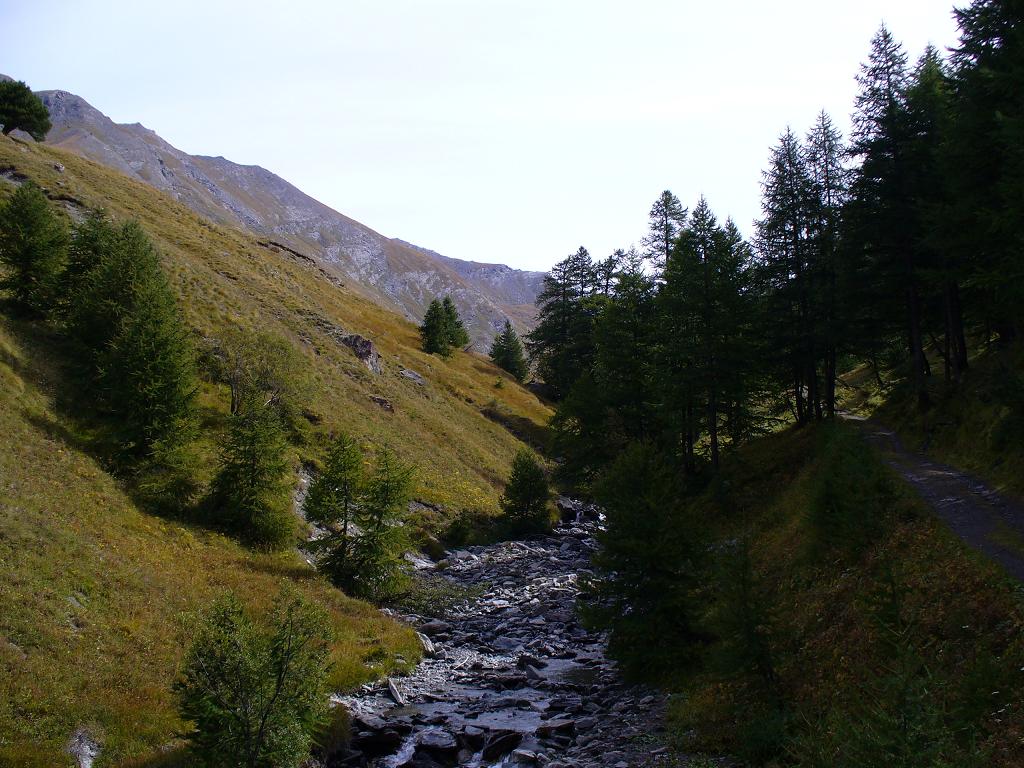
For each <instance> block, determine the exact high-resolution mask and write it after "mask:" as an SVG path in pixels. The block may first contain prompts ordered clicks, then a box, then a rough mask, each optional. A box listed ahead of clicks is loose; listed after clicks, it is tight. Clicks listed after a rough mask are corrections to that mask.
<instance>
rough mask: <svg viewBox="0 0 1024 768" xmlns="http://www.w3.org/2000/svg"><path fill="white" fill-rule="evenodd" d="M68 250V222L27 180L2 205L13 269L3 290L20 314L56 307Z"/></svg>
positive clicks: (2, 239)
mask: <svg viewBox="0 0 1024 768" xmlns="http://www.w3.org/2000/svg"><path fill="white" fill-rule="evenodd" d="M0 85H3V83H0ZM67 247H68V233H67V227H66V226H65V224H64V221H63V220H62V219H61V218H60V217H58V216H57V214H56V213H54V211H53V209H52V208H51V206H50V201H49V200H47V199H46V195H44V194H43V191H42V190H41V189H40V188H39V187H38V186H37V185H36V184H34V183H33V182H31V181H26V182H25V183H24V184H22V185H21V186H20V187H19V188H18V189H17V190H15V192H14V194H13V195H11V196H10V198H8V199H7V200H6V201H5V202H4V203H3V204H2V205H0V263H2V264H5V265H6V266H7V268H8V269H9V275H8V276H7V277H6V278H4V279H3V280H2V281H0V288H5V289H6V290H8V291H9V292H10V293H11V296H12V298H13V300H14V305H15V307H16V308H17V309H18V310H19V311H21V312H24V313H26V314H44V313H46V312H48V311H49V310H50V309H52V308H53V306H54V304H55V302H56V300H57V295H58V289H59V286H60V277H61V274H62V271H63V269H64V265H65V261H66V259H67Z"/></svg>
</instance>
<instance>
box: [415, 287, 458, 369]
mask: <svg viewBox="0 0 1024 768" xmlns="http://www.w3.org/2000/svg"><path fill="white" fill-rule="evenodd" d="M420 339H421V341H422V343H423V351H424V352H427V353H429V354H431V355H441V357H448V355H450V354H451V351H452V347H451V334H450V333H449V332H448V317H447V315H446V314H445V311H444V307H443V306H442V304H441V302H440V301H438V300H437V299H434V300H433V301H431V302H430V306H429V307H427V313H426V314H425V315H424V317H423V325H421V326H420Z"/></svg>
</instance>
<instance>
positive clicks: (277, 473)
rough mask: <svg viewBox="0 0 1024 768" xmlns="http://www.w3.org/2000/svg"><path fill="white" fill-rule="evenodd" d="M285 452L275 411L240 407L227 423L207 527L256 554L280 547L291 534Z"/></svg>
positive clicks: (259, 406)
mask: <svg viewBox="0 0 1024 768" xmlns="http://www.w3.org/2000/svg"><path fill="white" fill-rule="evenodd" d="M287 448H288V444H287V441H286V439H285V432H284V427H283V426H282V424H281V420H280V417H279V416H278V414H277V411H276V410H274V409H273V408H270V407H266V406H264V405H263V404H262V403H261V402H260V401H259V400H256V399H250V400H249V401H247V402H246V403H244V404H243V406H242V408H241V409H240V410H239V411H238V413H236V414H234V415H233V416H232V417H231V427H230V432H229V435H228V439H227V442H226V443H225V445H224V449H223V451H222V453H221V459H220V469H219V470H218V473H217V476H216V478H215V479H214V481H213V487H212V489H211V498H210V506H211V515H212V517H213V522H215V523H216V524H218V525H220V526H221V527H223V528H225V529H226V530H228V531H230V532H232V533H234V534H235V535H237V536H239V537H240V538H242V539H243V540H245V541H248V542H249V543H251V544H253V545H254V546H257V547H260V548H265V549H280V548H282V547H284V546H286V545H287V544H288V543H289V542H290V541H291V540H292V536H293V534H294V532H295V518H294V516H293V515H292V509H291V477H290V473H289V462H288V459H287V454H286V452H287Z"/></svg>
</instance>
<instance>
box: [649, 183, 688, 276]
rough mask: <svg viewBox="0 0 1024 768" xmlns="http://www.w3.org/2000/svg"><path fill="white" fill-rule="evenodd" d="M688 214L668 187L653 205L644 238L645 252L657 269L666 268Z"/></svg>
mask: <svg viewBox="0 0 1024 768" xmlns="http://www.w3.org/2000/svg"><path fill="white" fill-rule="evenodd" d="M687 215H688V212H687V210H686V208H684V207H683V204H682V203H681V202H679V198H678V197H676V196H675V195H673V194H672V192H670V191H669V190H667V189H666V190H665V191H664V192H662V193H661V195H660V196H659V197H658V199H657V200H655V201H654V205H652V206H651V212H650V214H649V219H650V230H649V231H648V233H647V235H646V236H645V237H644V239H643V247H644V251H643V254H644V256H645V257H646V258H647V259H648V260H649V261H650V262H651V264H652V265H653V266H654V268H655V269H658V270H663V269H665V264H666V263H667V261H668V256H669V254H670V253H672V249H673V248H674V247H675V244H676V240H677V239H678V238H679V234H680V233H681V232H682V230H683V227H685V226H686V217H687Z"/></svg>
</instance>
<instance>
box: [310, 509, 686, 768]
mask: <svg viewBox="0 0 1024 768" xmlns="http://www.w3.org/2000/svg"><path fill="white" fill-rule="evenodd" d="M560 506H561V509H562V513H563V516H564V517H566V518H568V519H569V520H571V522H563V524H562V525H560V526H559V527H557V528H556V529H555V530H554V531H553V532H552V533H551V534H550V535H546V536H539V537H533V538H530V539H528V540H526V541H509V542H501V543H498V544H492V545H487V546H478V547H468V548H466V549H462V550H454V551H451V552H448V553H447V558H446V561H445V563H444V564H442V565H441V567H437V565H436V564H435V563H433V562H431V561H429V560H426V559H418V558H417V559H416V562H415V565H416V568H417V573H418V577H419V578H425V579H428V580H437V579H444V580H446V582H447V585H448V586H450V587H452V588H453V589H454V590H455V594H458V595H465V597H462V598H461V599H456V600H454V601H452V602H451V604H449V605H447V606H444V607H441V601H439V603H438V606H439V607H438V609H437V610H434V611H433V612H434V613H436V614H438V615H426V613H427V612H426V611H425V612H424V615H413V614H394V615H396V616H397V617H398V618H401V619H402V620H404V621H406V622H408V623H410V624H411V625H412V626H414V627H415V628H417V630H418V631H419V633H420V640H421V642H422V643H423V645H424V659H423V662H422V663H421V664H420V665H419V666H418V667H417V668H416V669H415V670H414V671H413V672H412V673H411V674H410V675H409V676H407V677H401V678H397V677H396V678H390V679H388V680H382V681H380V682H379V683H375V684H371V685H367V686H364V687H363V688H362V689H360V690H359V691H358V692H356V693H355V694H353V695H349V696H338V697H335V699H334V701H335V703H336V704H340V705H344V706H345V707H346V708H347V709H348V710H349V713H350V715H351V719H352V737H353V738H352V745H351V748H350V749H349V750H348V751H346V752H343V753H339V754H337V755H334V756H332V758H331V760H330V761H329V763H328V765H329V766H377V767H378V768H437V767H438V766H456V765H460V766H461V765H465V766H471V767H474V768H483V767H484V766H547V768H570V766H577V767H579V768H582V767H583V766H587V767H589V766H611V767H613V768H633V767H634V766H658V765H662V766H667V765H670V764H672V760H673V758H672V756H671V753H670V750H669V749H668V747H667V746H666V743H665V742H666V736H665V733H664V730H663V726H662V722H663V717H664V709H665V698H664V696H663V695H661V694H660V693H659V692H657V691H655V690H652V689H647V688H644V687H637V686H631V685H628V684H626V683H625V682H624V681H623V680H622V679H621V677H620V675H619V674H618V672H617V670H616V666H615V664H614V663H613V662H612V661H610V660H609V659H607V658H606V657H605V645H606V642H605V637H604V636H603V635H601V634H598V633H593V632H590V631H588V630H587V629H585V628H584V627H583V626H582V625H581V624H580V621H579V619H578V617H577V616H576V611H575V606H576V597H577V594H578V592H579V588H578V580H579V579H580V578H581V576H584V575H586V574H587V573H589V571H588V568H589V566H590V557H591V554H592V553H593V552H594V550H595V549H596V547H597V542H596V540H595V538H594V535H595V533H596V531H597V525H598V523H597V512H596V509H594V508H592V507H585V506H584V505H582V504H580V503H579V502H572V501H569V500H564V499H563V500H560ZM421 610H422V609H421Z"/></svg>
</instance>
